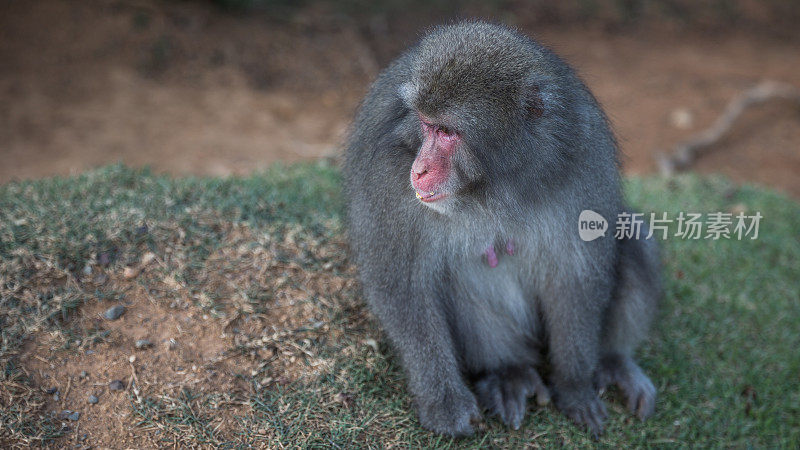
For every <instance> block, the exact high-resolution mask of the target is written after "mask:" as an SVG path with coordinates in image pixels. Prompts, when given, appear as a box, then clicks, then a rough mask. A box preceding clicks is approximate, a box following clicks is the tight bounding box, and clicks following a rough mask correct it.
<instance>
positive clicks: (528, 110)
mask: <svg viewBox="0 0 800 450" xmlns="http://www.w3.org/2000/svg"><path fill="white" fill-rule="evenodd" d="M522 107H523V108H524V110H525V114H526V115H527V116H528V118H530V119H538V118H539V117H542V115H544V99H543V98H542V92H541V90H540V89H539V87H538V86H537V85H535V84H530V85H528V86H527V87H526V89H525V94H524V95H523V98H522Z"/></svg>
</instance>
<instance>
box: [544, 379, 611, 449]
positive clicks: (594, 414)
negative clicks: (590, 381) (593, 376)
mask: <svg viewBox="0 0 800 450" xmlns="http://www.w3.org/2000/svg"><path fill="white" fill-rule="evenodd" d="M555 404H556V407H558V409H559V410H561V412H563V413H564V415H566V416H567V417H569V418H570V419H571V420H572V421H573V422H575V423H576V424H578V425H580V426H583V427H585V428H587V429H588V430H589V431H591V432H592V435H594V437H595V438H597V437H599V436H600V434H602V433H603V422H605V420H606V417H607V416H608V413H606V407H605V405H604V404H603V401H602V400H600V397H598V396H597V394H596V393H595V392H594V391H593V390H573V389H567V390H557V391H556V395H555Z"/></svg>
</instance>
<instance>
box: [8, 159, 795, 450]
mask: <svg viewBox="0 0 800 450" xmlns="http://www.w3.org/2000/svg"><path fill="white" fill-rule="evenodd" d="M339 182H340V179H339V174H338V171H337V170H336V169H335V168H333V167H330V166H329V165H327V164H325V163H318V164H309V165H297V166H289V167H276V168H274V169H272V170H270V171H268V172H267V173H263V174H259V175H255V176H252V177H248V178H228V179H200V178H184V179H173V178H169V177H164V176H157V175H153V174H152V173H150V172H148V171H146V170H144V171H142V170H132V169H128V168H125V167H122V166H112V167H107V168H103V169H100V170H97V171H94V172H91V173H88V174H85V175H81V176H79V177H74V178H56V179H47V180H41V181H32V182H20V183H11V184H7V185H3V186H0V334H1V335H2V343H1V345H2V346H1V347H0V364H2V366H0V367H1V368H2V369H3V370H2V372H0V419H1V420H2V427H0V443H9V444H14V443H16V444H19V443H28V442H32V443H52V444H55V443H57V442H59V441H58V439H60V438H59V436H60V435H62V434H68V433H69V431H66V430H62V429H61V428H60V427H59V426H58V424H57V423H55V421H54V420H53V419H52V417H51V416H49V415H48V412H47V411H44V410H43V409H42V406H41V392H40V390H39V389H38V387H34V386H32V385H31V382H30V380H28V379H27V378H26V377H25V375H24V371H22V370H21V369H20V367H19V354H20V352H21V349H22V344H23V343H24V342H25V339H27V338H28V337H29V336H30V335H31V333H33V332H36V331H37V330H46V331H48V332H50V333H53V334H58V335H61V336H62V340H61V342H62V344H63V350H62V351H63V352H67V354H68V352H71V351H76V350H75V349H76V348H79V347H80V348H85V347H86V346H91V345H94V343H96V342H99V341H102V339H103V336H102V333H101V332H99V331H98V330H85V329H79V328H77V327H76V326H75V324H74V323H73V321H72V320H71V319H72V318H73V317H74V316H75V312H76V311H78V310H79V309H80V308H81V307H82V306H84V305H86V304H87V303H89V302H97V301H104V300H103V299H105V298H109V297H110V298H114V297H115V296H124V295H125V293H124V292H113V291H108V290H104V289H102V288H98V289H97V290H96V291H87V290H86V289H81V288H79V287H76V284H75V283H70V282H65V281H64V280H65V279H66V280H70V279H73V278H74V279H78V278H80V272H81V270H82V269H83V268H84V266H86V265H87V264H90V263H91V264H96V263H97V261H98V258H100V257H101V256H102V255H105V256H102V257H104V258H107V259H108V261H107V264H108V265H109V266H110V267H122V266H124V265H126V264H128V263H130V262H132V261H138V260H139V258H140V257H141V255H142V254H144V253H145V252H148V251H154V252H156V253H159V254H160V252H163V251H164V250H165V248H168V247H173V248H175V249H176V250H175V251H176V252H178V250H177V249H178V248H180V252H181V254H182V255H184V256H183V257H182V258H183V259H181V260H180V264H177V263H176V266H175V268H174V272H175V273H176V276H177V277H178V278H179V279H180V280H182V281H184V282H186V283H187V284H188V285H189V286H190V287H191V289H192V290H193V291H194V292H197V293H200V292H206V291H209V292H210V290H211V288H210V287H207V286H204V285H203V278H202V277H199V276H198V275H197V274H198V273H199V271H201V270H202V268H203V267H205V265H206V264H207V263H208V258H209V255H211V254H212V253H213V252H214V251H216V250H219V249H220V248H221V247H222V246H224V245H226V241H225V237H226V233H227V231H226V230H227V229H228V228H226V224H231V223H240V222H241V223H246V224H248V226H249V227H250V229H252V230H253V232H254V234H259V233H264V234H269V235H272V236H286V235H287V234H289V233H294V234H295V235H296V236H297V237H296V238H293V239H297V241H298V242H299V243H300V244H299V245H300V246H301V247H302V248H305V249H307V250H308V255H304V256H291V255H290V256H287V258H289V259H291V258H294V259H293V261H295V262H296V263H297V264H298V265H299V266H300V267H302V268H303V270H307V271H309V272H314V273H322V272H324V271H325V270H339V269H330V268H329V269H325V268H323V264H322V259H320V258H315V257H314V252H315V249H316V248H317V247H318V246H319V245H321V244H319V243H320V242H322V243H326V242H332V241H336V240H340V239H341V234H342V231H343V230H342V220H341V210H342V200H341V198H340V194H339V188H338V186H339ZM626 191H627V193H628V198H629V200H630V203H631V204H632V205H634V206H635V207H636V208H638V209H639V210H642V211H647V212H649V211H657V212H660V211H667V212H670V213H671V216H672V217H675V214H676V213H677V212H678V211H687V212H703V213H707V212H714V211H728V210H730V209H731V208H739V209H741V208H745V209H746V210H747V211H749V213H753V212H755V211H759V212H761V214H762V215H763V216H764V217H763V219H762V221H761V226H760V231H759V238H758V239H757V240H743V241H738V240H736V239H732V240H719V241H711V240H681V239H677V238H670V239H669V240H667V241H666V243H665V244H664V246H663V258H664V261H665V268H664V277H665V285H666V286H665V287H666V295H665V298H664V301H663V307H662V310H661V313H660V318H659V320H658V321H657V325H656V327H655V330H654V331H653V333H652V337H651V339H650V340H649V341H648V343H647V344H646V345H645V346H644V347H643V348H642V349H641V350H640V361H641V364H642V366H643V367H644V369H645V371H646V372H648V373H649V374H650V375H651V378H652V379H653V380H654V382H655V384H656V386H657V388H658V394H659V400H658V404H657V411H656V415H655V416H654V417H653V418H652V419H650V420H649V421H647V422H646V423H640V422H638V421H636V420H633V419H632V418H631V417H630V416H629V415H628V414H627V413H626V412H625V411H624V408H623V407H622V406H621V404H620V402H619V401H618V399H616V397H615V395H614V394H613V393H610V394H606V398H607V400H608V401H607V404H608V405H609V407H610V412H611V413H610V416H611V417H610V420H609V422H608V425H607V430H606V433H605V434H604V435H603V436H602V437H601V438H600V440H599V441H598V442H593V441H592V440H591V439H590V438H589V437H588V436H587V434H586V433H584V432H582V431H580V430H578V429H577V428H576V427H574V426H572V425H571V424H569V423H568V422H567V420H566V419H565V418H564V417H563V416H562V415H560V414H559V413H558V412H556V411H555V410H553V409H552V408H551V407H547V408H544V409H541V408H539V409H537V408H535V407H533V406H531V408H530V412H529V415H528V418H527V421H526V422H525V424H524V425H523V427H522V428H521V429H520V430H519V431H511V430H508V429H506V428H505V427H504V426H502V425H501V424H500V423H499V422H498V421H497V420H495V419H490V420H488V421H487V426H486V429H485V430H482V431H481V432H480V433H478V434H476V435H475V436H474V437H471V438H467V439H464V440H461V441H453V440H451V439H447V438H443V437H439V436H435V435H433V434H431V433H428V432H427V431H425V430H423V429H422V428H420V426H419V424H418V422H417V419H416V417H415V415H414V413H413V411H412V409H411V404H410V399H409V397H408V395H407V392H406V390H405V387H404V383H403V376H402V372H401V371H400V369H399V367H398V365H397V361H396V359H395V358H394V356H393V353H392V351H391V349H390V348H389V346H388V345H387V344H386V342H385V339H378V344H379V345H378V347H379V350H380V351H378V352H375V351H374V350H373V349H372V348H371V346H370V345H364V344H363V342H364V340H365V338H368V337H369V336H380V334H378V332H377V328H376V325H375V323H374V321H371V320H367V319H363V314H364V313H363V304H362V302H361V299H360V298H359V296H358V295H357V291H355V290H354V291H353V292H352V293H350V294H348V295H349V296H350V297H348V298H345V299H339V300H336V301H330V299H327V300H326V299H324V298H317V297H314V298H311V299H310V300H309V301H311V302H312V303H313V304H314V305H315V307H318V308H319V310H320V314H321V316H322V317H324V320H325V322H326V323H329V324H330V327H331V328H332V329H334V328H335V329H338V330H340V331H342V333H341V334H339V335H338V336H339V337H338V338H336V339H329V338H326V337H325V335H323V334H314V333H312V332H308V331H302V330H301V331H299V332H298V333H300V334H301V335H302V336H300V337H298V338H297V339H298V340H297V342H301V339H305V341H308V342H307V343H304V344H303V345H307V346H308V347H307V348H308V349H309V350H310V351H311V352H313V353H314V354H315V355H320V356H322V357H327V358H330V359H331V360H332V361H333V364H332V365H331V366H330V367H329V368H327V369H326V370H325V371H324V372H323V373H322V374H321V375H319V376H317V377H311V378H309V379H302V380H301V381H298V382H294V383H290V384H288V385H279V384H274V385H272V386H270V387H269V388H262V389H257V390H254V392H256V393H255V394H252V395H249V396H247V397H245V398H237V399H233V400H235V402H238V403H240V404H246V405H247V406H248V408H247V409H246V412H244V413H242V414H237V415H235V416H234V417H233V418H232V419H231V421H232V422H234V423H230V424H227V426H226V427H220V428H218V427H217V426H216V425H215V424H214V423H212V422H213V419H214V418H215V414H216V413H217V412H218V411H219V409H220V408H225V406H224V405H226V404H227V403H228V402H231V401H232V399H230V398H227V397H226V395H227V393H224V392H210V393H209V392H204V393H200V392H193V391H190V390H184V391H183V392H181V394H180V395H179V396H175V397H166V396H163V395H162V396H159V395H147V393H145V395H144V398H143V399H142V400H137V399H136V398H134V397H133V396H132V397H131V403H130V408H131V411H132V412H133V413H134V414H133V417H134V420H133V421H132V422H131V424H130V426H131V427H136V429H140V430H154V429H158V430H159V431H160V432H161V433H163V435H165V436H169V437H170V439H178V440H179V442H180V443H181V444H184V445H211V446H225V447H244V446H247V445H256V446H261V445H267V446H270V447H278V446H294V445H302V446H307V447H330V446H338V447H352V446H353V445H356V446H373V447H379V446H388V445H399V446H403V447H406V446H414V447H418V446H425V447H428V446H440V447H454V446H459V447H460V446H466V447H475V448H477V447H481V448H482V447H492V446H496V447H507V446H522V445H534V446H550V445H569V446H572V445H594V446H599V447H619V446H623V445H624V446H638V447H649V446H656V447H663V446H680V447H686V446H701V447H726V448H728V447H786V448H793V447H797V446H798V445H800V352H798V348H800V283H799V282H798V280H799V279H800V240H798V232H800V206H798V204H797V203H795V202H794V201H793V200H791V199H789V198H787V197H785V196H783V195H780V194H777V193H774V192H771V191H769V190H764V189H760V188H756V187H750V186H744V187H738V186H735V185H733V184H731V183H730V182H728V181H726V180H724V179H719V178H700V177H696V176H683V177H679V178H676V179H673V180H665V179H660V178H644V179H632V180H629V181H628V182H627V184H626ZM298 229H299V230H300V231H299V232H296V231H292V230H298ZM253 245H256V244H255V243H254V244H253ZM342 251H344V250H343V248H342ZM340 258H343V256H341V255H340ZM341 270H342V273H349V272H347V271H345V270H344V269H341ZM48 280H52V282H46V281H48ZM43 281H45V282H43ZM142 282H147V281H142ZM290 282H291V280H290ZM265 290H267V288H265ZM267 294H268V295H267V297H269V295H271V294H270V291H268V290H267ZM210 297H211V298H214V297H213V296H210ZM252 298H255V299H258V298H259V297H258V293H257V292H253V293H252ZM254 303H255V301H254ZM190 307H192V308H203V309H205V310H209V308H211V309H213V308H214V307H213V305H212V306H211V307H210V306H209V305H208V304H202V303H200V302H198V303H196V304H193V305H192V306H190ZM220 308H221V310H222V309H223V308H222V307H220ZM256 311H257V312H262V311H261V310H259V309H258V308H257V307H256ZM240 313H242V314H247V312H242V311H241V310H240ZM220 314H221V317H220V318H219V319H218V320H225V317H224V311H223V312H221V313H220ZM303 333H305V334H303ZM305 341H302V342H305ZM261 376H263V374H257V375H255V376H254V377H253V378H252V379H248V380H247V381H248V382H249V383H256V381H257V379H258V378H259V377H261ZM254 385H255V384H254ZM220 405H223V406H220ZM170 439H168V440H166V441H165V442H173V441H172V440H170Z"/></svg>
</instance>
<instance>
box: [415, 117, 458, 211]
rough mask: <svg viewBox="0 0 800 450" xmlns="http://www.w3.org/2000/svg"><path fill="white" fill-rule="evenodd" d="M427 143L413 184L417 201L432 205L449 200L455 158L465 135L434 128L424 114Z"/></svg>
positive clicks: (418, 162) (420, 153) (417, 160)
mask: <svg viewBox="0 0 800 450" xmlns="http://www.w3.org/2000/svg"><path fill="white" fill-rule="evenodd" d="M420 123H421V125H422V134H423V136H424V141H423V142H422V146H421V147H420V149H419V153H417V158H416V159H415V160H414V164H412V165H411V185H412V186H413V187H414V190H415V191H416V192H417V198H419V199H420V200H421V201H423V202H425V203H432V202H435V201H438V200H442V199H444V198H446V197H447V196H448V195H449V194H450V193H449V192H448V180H450V178H451V176H452V174H451V172H452V169H453V162H452V161H453V155H454V154H455V152H456V150H457V149H458V147H459V145H460V144H461V136H459V135H458V133H455V132H453V131H451V130H449V129H447V128H445V127H443V126H439V125H434V124H433V123H431V121H430V120H428V119H427V118H426V117H424V116H422V115H421V114H420Z"/></svg>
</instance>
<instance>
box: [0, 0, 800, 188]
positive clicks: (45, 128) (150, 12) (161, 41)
mask: <svg viewBox="0 0 800 450" xmlns="http://www.w3.org/2000/svg"><path fill="white" fill-rule="evenodd" d="M473 17H477V18H486V19H491V20H495V21H501V22H505V23H508V24H510V25H513V26H516V27H519V28H521V29H522V30H524V31H525V32H527V33H529V34H531V35H532V36H534V37H536V38H537V39H539V40H540V41H542V42H543V43H545V44H546V45H548V46H550V47H552V48H553V49H554V50H556V52H558V53H559V54H561V55H562V56H563V57H564V58H565V59H566V60H567V61H569V62H570V63H571V64H572V65H573V66H575V67H576V68H577V70H578V71H579V73H580V74H581V76H582V77H583V78H584V80H585V81H586V83H587V84H588V85H589V87H590V88H591V89H592V90H593V91H594V92H595V94H596V96H597V97H598V99H599V100H600V102H601V103H602V104H603V106H604V107H605V108H606V111H607V112H608V114H609V116H610V118H611V120H612V123H613V125H614V127H615V129H616V132H617V134H618V137H619V141H620V144H621V148H622V151H623V153H624V155H625V156H624V159H623V164H624V168H625V170H626V172H628V173H634V174H642V173H649V172H654V171H656V170H657V165H656V162H655V161H656V159H655V155H656V154H657V152H659V151H669V150H670V149H671V148H672V147H674V146H675V145H676V144H678V143H680V142H682V141H684V140H686V139H688V138H690V137H691V136H694V135H696V134H697V133H698V132H700V131H702V130H703V129H705V128H707V127H708V126H710V125H711V124H712V123H713V122H714V121H715V120H716V119H717V118H718V117H719V115H720V114H721V113H722V112H723V110H724V109H725V107H726V105H727V104H728V102H729V101H730V100H731V99H733V98H735V97H736V96H737V95H740V94H741V93H742V92H744V91H746V90H747V89H749V88H751V87H752V86H754V85H756V84H757V83H759V82H760V81H763V80H774V81H779V82H784V83H789V84H791V85H794V86H800V31H798V29H797V24H798V23H800V2H798V1H790V0H767V1H756V0H731V1H725V0H699V1H691V0H667V1H660V2H657V1H651V0H568V1H563V2H552V3H551V2H545V1H523V0H493V1H488V2H482V1H470V0H462V1H456V2H444V1H439V0H433V1H423V0H410V1H405V2H401V1H399V0H383V1H367V0H343V1H333V0H322V1H312V0H301V1H289V0H272V1H270V0H194V1H189V0H185V1H166V0H2V2H0V183H4V182H8V181H10V180H16V179H27V178H37V177H43V176H51V175H67V174H75V173H79V172H82V171H85V170H87V169H90V168H94V167H97V166H101V165H105V164H110V163H115V162H120V161H121V162H124V163H125V164H127V165H131V166H143V165H148V166H150V167H152V168H153V169H154V170H155V171H156V172H166V173H171V174H175V175H186V174H198V175H230V174H245V173H249V172H251V171H253V170H259V169H263V168H265V167H267V166H269V165H271V164H273V163H275V162H276V161H297V160H307V159H314V158H319V157H328V156H334V155H336V154H337V152H339V150H340V147H341V143H342V140H343V137H344V134H345V132H346V129H347V126H348V123H349V121H350V119H351V118H352V115H353V113H354V112H355V109H356V108H357V106H358V102H359V101H360V99H361V98H362V96H363V95H364V94H365V92H366V90H367V89H368V86H369V83H370V82H371V80H372V79H373V78H374V77H375V76H376V75H377V73H378V72H379V70H380V69H381V68H382V67H384V66H385V65H386V64H387V63H388V62H390V61H391V60H392V59H393V58H394V57H396V56H397V55H398V54H399V52H401V51H402V50H403V49H405V48H406V47H408V46H409V45H411V44H413V43H414V41H415V40H416V39H418V38H419V36H420V34H421V33H422V32H424V30H425V29H426V27H429V26H431V25H435V24H439V23H443V22H447V21H452V20H456V19H459V18H473ZM693 168H694V169H696V170H699V171H702V172H721V173H724V174H727V175H728V176H730V177H732V178H734V179H735V180H737V181H754V182H758V183H761V184H765V185H768V186H772V187H775V188H777V189H780V190H783V191H785V192H788V193H790V194H792V195H793V196H795V197H800V107H799V106H798V103H797V102H790V101H780V100H779V101H774V102H769V103H766V104H764V105H760V106H757V107H754V108H750V109H748V110H747V111H746V112H745V114H743V116H742V117H741V118H740V119H739V120H738V121H737V122H736V124H735V126H734V127H733V129H732V130H731V132H730V133H727V134H726V135H725V136H724V137H723V139H722V140H721V141H720V142H719V143H717V144H716V145H715V146H714V148H713V149H712V151H710V152H708V153H707V154H706V155H704V156H702V157H701V158H699V159H698V160H697V161H696V162H695V164H694V165H693Z"/></svg>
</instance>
